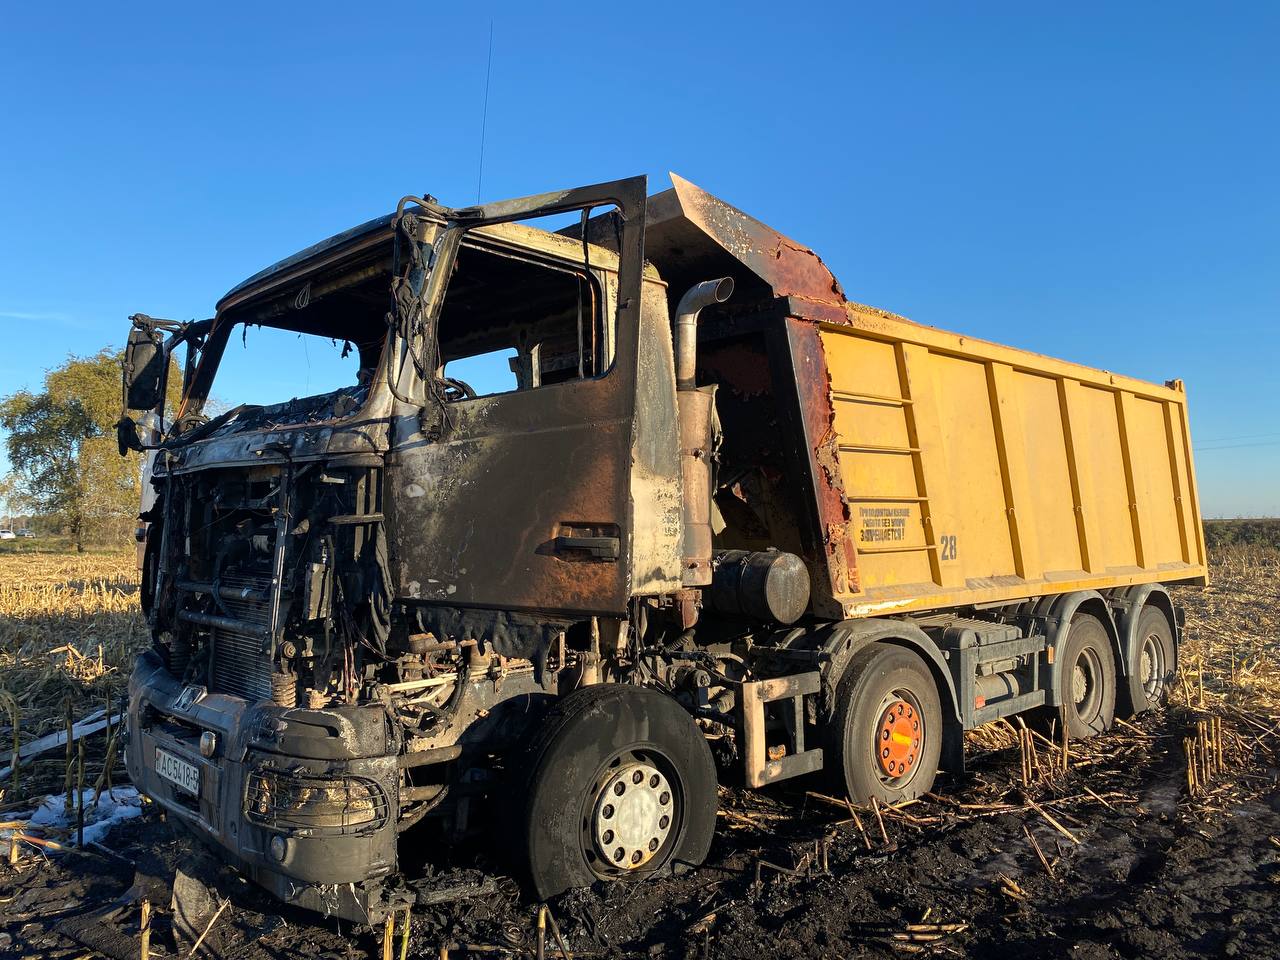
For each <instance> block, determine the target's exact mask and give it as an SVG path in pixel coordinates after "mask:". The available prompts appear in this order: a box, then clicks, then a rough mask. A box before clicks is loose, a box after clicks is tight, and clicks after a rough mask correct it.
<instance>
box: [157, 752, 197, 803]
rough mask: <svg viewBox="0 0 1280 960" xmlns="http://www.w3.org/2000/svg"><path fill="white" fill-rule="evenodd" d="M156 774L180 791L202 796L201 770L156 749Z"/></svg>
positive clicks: (192, 764)
mask: <svg viewBox="0 0 1280 960" xmlns="http://www.w3.org/2000/svg"><path fill="white" fill-rule="evenodd" d="M156 773H158V774H160V776H162V777H164V779H166V780H168V781H169V782H170V783H172V784H173V785H174V786H176V787H177V788H178V789H179V790H185V791H186V792H187V793H190V794H192V795H193V796H197V797H198V796H200V768H199V767H197V766H196V765H195V764H194V763H187V761H185V760H183V759H182V758H180V757H175V756H174V755H173V754H172V753H167V752H166V751H164V750H161V749H160V748H159V747H156Z"/></svg>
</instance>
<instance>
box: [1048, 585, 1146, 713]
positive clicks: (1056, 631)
mask: <svg viewBox="0 0 1280 960" xmlns="http://www.w3.org/2000/svg"><path fill="white" fill-rule="evenodd" d="M1077 613H1088V614H1092V615H1093V616H1095V617H1097V618H1098V619H1099V620H1100V621H1101V622H1102V626H1103V627H1104V628H1105V629H1106V631H1107V636H1108V637H1110V638H1111V652H1112V654H1113V655H1114V656H1115V661H1116V665H1117V666H1116V673H1117V676H1121V675H1123V670H1124V666H1123V665H1124V663H1125V656H1124V650H1123V648H1122V647H1121V644H1120V631H1119V630H1117V629H1116V622H1115V620H1114V619H1113V618H1112V616H1111V606H1110V605H1109V604H1108V603H1107V600H1106V598H1105V597H1103V595H1102V594H1100V593H1099V592H1098V591H1097V590H1076V591H1073V592H1072V593H1059V594H1055V595H1052V596H1048V597H1042V598H1041V599H1040V600H1038V601H1035V603H1034V605H1033V609H1032V612H1031V616H1032V617H1034V618H1036V619H1038V620H1040V621H1041V622H1042V623H1043V625H1044V634H1045V639H1046V640H1047V641H1048V642H1047V644H1046V647H1045V653H1044V659H1043V660H1042V661H1041V663H1040V667H1041V670H1042V671H1043V672H1042V673H1041V676H1043V677H1045V678H1046V686H1045V703H1046V704H1047V705H1049V706H1051V707H1060V706H1062V704H1063V699H1062V693H1061V691H1062V661H1061V660H1060V659H1058V658H1057V657H1055V656H1054V652H1055V651H1056V650H1057V649H1058V648H1059V647H1060V646H1062V644H1063V643H1064V642H1065V641H1066V639H1067V630H1068V629H1070V627H1071V620H1072V618H1073V617H1075V615H1076V614H1077Z"/></svg>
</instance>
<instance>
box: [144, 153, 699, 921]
mask: <svg viewBox="0 0 1280 960" xmlns="http://www.w3.org/2000/svg"><path fill="white" fill-rule="evenodd" d="M602 211H603V215H602V216H600V215H601V214H602ZM644 211H645V195H644V181H643V178H639V179H635V180H629V181H620V182H617V183H613V184H604V185H601V186H598V187H591V188H583V189H580V190H574V191H566V192H562V193H557V194H548V195H543V196H539V197H533V198H528V199H525V200H521V201H511V202H508V203H505V204H495V205H492V206H489V207H482V208H471V209H466V210H451V209H448V208H444V207H442V206H440V205H439V204H437V203H436V202H435V201H434V200H432V199H430V198H406V199H405V201H402V203H401V204H400V207H399V209H398V210H397V212H396V213H395V214H394V215H392V216H389V217H385V218H382V219H380V220H375V221H371V222H370V223H367V224H365V225H363V226H361V227H358V228H356V229H355V230H352V231H348V232H347V233H345V234H342V235H339V236H337V237H335V238H333V239H331V240H329V241H326V242H325V243H322V244H319V245H317V246H316V247H313V248H310V249H308V250H306V251H303V252H302V253H300V254H298V255H297V256H294V257H291V258H289V259H288V260H285V261H282V262H281V263H279V264H277V265H275V266H273V267H271V268H269V269H268V270H266V271H263V272H262V273H260V274H258V275H256V276H254V277H252V278H250V279H249V280H247V281H245V282H244V283H242V284H240V285H239V286H238V287H236V288H235V289H233V290H232V291H231V292H230V293H228V294H227V295H226V297H224V298H223V300H222V301H221V302H220V303H219V304H218V308H217V315H216V316H215V317H214V318H213V319H212V320H211V321H204V322H201V323H199V324H177V323H171V322H169V321H157V320H153V319H152V318H148V317H143V316H139V317H135V318H134V331H133V333H132V334H131V337H130V343H129V347H128V349H127V351H126V378H125V383H126V389H125V392H126V397H125V406H126V411H127V413H126V416H125V417H124V418H122V421H121V425H120V431H121V446H122V452H123V451H124V450H127V449H129V448H133V449H142V448H144V447H145V448H147V449H149V450H154V455H153V458H152V460H151V463H152V466H151V474H150V478H149V479H150V483H151V484H152V486H153V487H154V490H155V492H156V499H155V502H154V505H153V506H151V508H150V509H149V510H148V512H147V513H146V514H145V515H144V517H143V519H144V520H145V521H146V541H145V550H144V553H143V591H142V593H143V604H144V608H145V610H146V613H147V617H148V622H149V625H150V628H151V631H152V635H153V638H154V642H153V646H152V649H151V650H149V651H147V652H145V653H144V654H142V655H141V656H140V658H139V660H138V663H137V667H136V669H135V671H134V673H133V676H132V679H131V683H130V707H129V729H130V738H129V743H128V748H127V763H128V767H129V772H130V775H131V777H132V778H133V780H134V782H135V783H136V784H137V785H138V787H139V788H140V789H141V790H142V791H143V792H145V793H146V794H148V795H149V796H151V797H152V798H153V799H154V800H155V801H156V802H157V803H159V804H160V805H161V806H162V807H163V808H164V809H165V810H166V811H167V812H168V814H169V816H170V817H171V818H172V819H174V820H175V821H177V822H179V823H181V824H184V825H185V826H187V827H188V828H190V830H192V831H193V832H194V833H195V834H196V835H197V836H198V837H200V838H201V839H202V840H204V841H205V842H206V843H208V844H210V845H211V846H213V847H215V848H216V849H217V850H218V851H219V852H220V853H221V854H222V855H223V856H224V857H225V858H226V859H227V860H229V861H231V862H233V863H235V864H237V865H239V866H240V867H241V868H242V869H243V870H245V871H246V872H248V873H249V874H251V875H252V876H253V877H254V878H255V879H256V880H257V881H258V882H260V883H261V884H262V885H264V886H266V887H267V888H268V889H270V890H272V891H273V892H274V893H275V894H277V895H278V896H279V897H281V898H282V899H285V900H287V901H291V902H295V903H299V904H302V905H304V906H308V907H311V908H314V909H317V910H321V911H323V912H326V913H332V914H337V915H339V916H344V917H348V918H351V919H359V920H364V919H368V918H377V917H378V916H380V915H381V913H382V912H384V911H385V910H387V909H391V908H392V906H394V904H395V903H396V899H397V897H403V896H404V893H403V887H402V886H400V885H399V884H398V880H396V871H397V868H398V864H399V852H398V851H399V842H400V838H401V837H402V836H403V835H405V834H406V832H407V831H409V830H410V829H411V828H415V827H416V828H419V830H418V833H415V834H414V835H415V836H418V835H419V834H421V833H422V828H423V827H425V826H427V824H428V823H430V824H431V825H432V826H433V827H435V828H439V829H441V830H443V831H444V832H445V833H446V834H450V835H455V836H456V835H459V834H462V833H465V832H466V831H468V830H475V829H477V827H478V826H480V827H482V823H479V824H478V823H477V811H478V810H482V809H484V805H485V801H486V799H489V798H491V796H492V795H493V794H494V793H495V792H498V791H499V785H500V784H501V783H503V782H505V780H507V779H509V778H510V776H512V775H513V772H512V770H511V769H509V767H510V764H509V763H507V761H506V760H505V757H506V756H507V755H508V754H509V753H511V752H512V751H513V750H516V749H518V748H520V747H521V745H523V744H526V743H527V742H528V740H529V737H530V735H531V733H532V731H533V730H534V728H535V727H536V721H537V719H538V718H540V717H541V716H543V715H544V714H545V713H546V712H547V710H548V709H549V707H550V705H551V703H552V702H553V701H554V700H555V699H556V697H557V695H559V694H563V693H567V692H568V691H570V690H572V689H574V688H576V687H582V686H587V685H592V684H597V683H600V682H602V681H605V680H622V679H625V676H624V675H625V674H626V673H627V671H629V670H631V669H633V667H632V666H631V665H629V663H628V654H629V651H630V648H631V645H632V644H633V643H634V642H635V640H634V636H633V635H631V634H630V633H629V624H630V619H631V616H632V613H631V611H632V605H633V604H634V603H635V601H636V598H637V597H644V596H653V597H658V596H661V597H668V598H670V597H673V596H675V595H677V594H678V593H679V591H680V590H681V589H682V588H683V585H684V582H685V580H686V579H687V577H688V576H689V573H688V570H687V569H686V568H687V564H686V562H685V543H684V537H685V524H684V522H683V517H682V512H683V509H684V508H683V503H684V500H683V497H682V483H683V476H682V474H683V472H684V471H686V470H687V467H684V466H682V462H681V437H680V425H679V420H678V407H677V397H676V394H677V391H676V384H675V367H674V362H673V353H672V334H671V325H670V321H669V317H668V303H667V289H666V286H665V284H663V283H662V281H661V280H660V279H659V277H658V275H657V273H656V272H655V270H654V269H653V267H652V266H648V265H646V264H645V262H644V259H643V254H642V241H643V224H644ZM593 216H595V220H592V221H591V222H592V223H593V224H595V225H596V226H598V225H599V224H600V223H607V224H608V226H609V242H608V243H596V242H588V241H587V240H585V239H584V236H585V231H584V229H583V227H584V225H585V224H586V223H587V222H588V220H589V219H590V218H592V217H593ZM548 217H559V220H558V221H556V222H555V223H554V224H553V226H556V227H557V229H546V218H548ZM530 220H533V221H536V222H537V225H536V226H535V225H532V224H531V223H524V222H518V221H530ZM723 291H724V288H722V292H723ZM712 300H714V297H712ZM709 302H710V301H709ZM258 326H262V327H268V328H273V329H276V330H283V331H289V332H296V333H297V334H299V335H300V336H307V337H312V338H322V339H324V340H328V341H331V342H332V343H333V344H335V345H336V346H337V347H338V348H340V349H341V350H342V352H343V356H346V355H347V354H353V355H354V356H356V357H358V368H359V373H358V375H357V377H356V382H354V383H351V384H349V385H348V386H346V387H344V388H342V389H339V390H337V391H335V392H331V393H327V394H323V395H319V396H313V397H303V398H293V399H289V400H285V401H283V402H279V403H275V404H271V405H262V406H256V405H239V406H233V407H231V408H230V409H228V410H225V411H223V412H221V413H216V414H212V413H211V412H210V411H208V410H207V407H208V406H209V398H210V397H211V396H213V395H215V393H216V391H217V390H218V385H219V380H218V370H219V364H220V361H221V360H222V359H223V357H224V355H226V353H227V351H229V350H233V349H240V348H241V342H242V341H243V342H244V344H245V346H246V347H249V348H251V344H252V341H251V340H247V339H245V337H246V331H248V330H249V329H250V328H256V327H258ZM184 345H185V346H186V348H187V358H186V359H187V362H186V365H185V371H184V375H183V390H182V403H181V406H180V408H179V409H178V410H176V411H165V410H164V409H163V397H164V394H165V392H166V391H165V378H166V377H168V376H169V370H170V366H171V364H170V360H171V359H172V358H173V357H175V356H176V353H177V351H178V349H179V347H181V346H184ZM129 411H132V414H130V413H129ZM139 412H143V413H151V414H153V415H156V416H158V417H161V418H165V419H166V420H167V422H170V423H171V426H170V428H169V430H168V431H167V432H166V433H165V435H164V436H163V437H162V438H161V439H160V441H159V442H158V443H155V444H144V443H142V442H141V441H140V440H139V439H138V435H137V431H136V430H134V429H133V423H132V417H133V416H137V414H138V413H139ZM704 420H705V425H706V429H707V430H708V431H709V430H710V418H709V417H704ZM709 445H710V443H709V438H706V439H704V440H703V441H702V442H701V444H699V448H700V449H699V455H700V456H704V455H705V454H706V452H707V451H708V450H709ZM708 469H709V468H708ZM695 470H696V468H695ZM702 486H703V488H704V489H706V486H707V483H706V481H705V480H704V481H703V484H702ZM708 540H709V535H708ZM704 565H705V561H704ZM704 572H705V571H695V574H696V576H695V579H696V577H700V576H702V575H703V573H704Z"/></svg>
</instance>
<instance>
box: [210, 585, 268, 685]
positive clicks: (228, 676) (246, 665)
mask: <svg viewBox="0 0 1280 960" xmlns="http://www.w3.org/2000/svg"><path fill="white" fill-rule="evenodd" d="M221 586H223V587H224V588H225V587H230V588H232V589H234V590H240V589H241V588H247V589H248V590H250V591H253V592H256V593H259V594H261V595H267V594H269V593H270V590H271V582H270V581H269V580H256V579H248V578H244V577H223V578H222V580H221ZM222 605H223V607H225V609H226V612H227V613H228V614H229V615H230V616H231V617H233V618H235V619H236V620H245V621H248V622H249V623H253V624H257V625H259V626H261V627H263V628H264V629H265V628H266V626H267V620H268V615H269V603H268V601H266V600H261V601H259V600H252V599H235V600H227V599H224V600H223V601H222ZM210 686H211V689H212V691H213V692H214V693H231V694H235V695H236V696H238V697H244V698H245V699H246V700H248V701H249V702H250V703H255V702H257V701H259V700H270V699H271V660H270V658H269V657H268V656H267V654H266V653H265V652H263V640H262V638H261V637H258V636H250V635H247V634H243V633H238V632H236V631H233V630H226V629H223V628H221V627H218V628H215V629H214V630H213V669H212V670H211V671H210Z"/></svg>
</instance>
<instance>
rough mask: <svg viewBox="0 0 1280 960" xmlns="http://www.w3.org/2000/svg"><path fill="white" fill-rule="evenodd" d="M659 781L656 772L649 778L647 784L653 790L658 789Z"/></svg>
mask: <svg viewBox="0 0 1280 960" xmlns="http://www.w3.org/2000/svg"><path fill="white" fill-rule="evenodd" d="M661 782H662V781H661V780H659V779H658V775H657V774H656V773H655V774H654V775H653V776H652V777H650V778H649V786H651V787H652V788H653V789H654V790H657V789H658V784H659V783H661Z"/></svg>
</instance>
